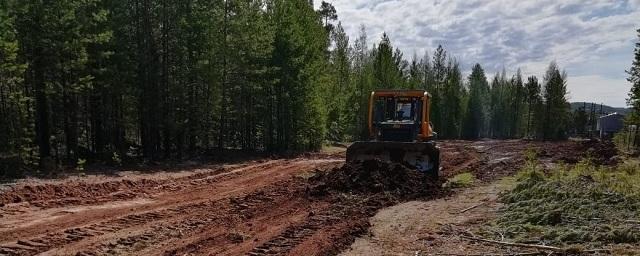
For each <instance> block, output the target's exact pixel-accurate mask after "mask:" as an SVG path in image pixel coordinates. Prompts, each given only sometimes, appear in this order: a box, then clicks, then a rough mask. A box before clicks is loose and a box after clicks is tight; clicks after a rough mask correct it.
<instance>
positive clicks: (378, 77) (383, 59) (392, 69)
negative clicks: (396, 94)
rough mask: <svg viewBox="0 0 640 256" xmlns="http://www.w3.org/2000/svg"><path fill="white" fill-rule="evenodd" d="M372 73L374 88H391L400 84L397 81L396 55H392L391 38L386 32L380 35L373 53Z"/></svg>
mask: <svg viewBox="0 0 640 256" xmlns="http://www.w3.org/2000/svg"><path fill="white" fill-rule="evenodd" d="M374 56H375V57H374V64H373V69H374V70H373V72H374V73H373V74H374V76H375V83H376V85H375V86H376V88H386V89H393V88H399V87H400V86H401V85H400V84H397V81H398V77H399V74H398V69H399V68H398V63H396V61H397V58H398V56H394V53H393V47H392V46H391V40H390V39H389V36H387V34H386V33H384V34H383V35H382V40H381V41H380V43H379V44H378V48H377V51H375V55H374Z"/></svg>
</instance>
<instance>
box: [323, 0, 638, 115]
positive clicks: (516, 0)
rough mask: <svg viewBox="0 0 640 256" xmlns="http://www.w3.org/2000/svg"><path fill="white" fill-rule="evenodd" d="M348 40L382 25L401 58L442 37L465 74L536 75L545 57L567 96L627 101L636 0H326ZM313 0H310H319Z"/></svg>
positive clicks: (373, 39) (371, 39) (373, 38)
mask: <svg viewBox="0 0 640 256" xmlns="http://www.w3.org/2000/svg"><path fill="white" fill-rule="evenodd" d="M325 1H327V2H330V3H332V4H333V5H334V6H335V7H336V10H337V11H338V17H339V21H340V22H341V23H342V25H343V27H344V28H345V30H346V32H347V33H348V35H349V36H350V38H351V41H352V42H353V41H354V40H355V38H356V37H357V35H358V34H359V30H360V26H361V25H364V26H365V27H366V31H367V35H368V43H369V45H370V46H371V45H373V44H374V43H377V42H379V40H380V38H381V37H382V33H383V32H386V33H387V34H388V35H389V37H390V38H391V42H392V44H393V45H394V47H398V48H400V49H401V50H402V51H403V52H404V56H405V58H406V59H411V58H412V56H413V55H414V54H417V56H419V57H422V56H423V55H424V53H425V51H427V52H428V53H429V54H430V55H431V53H433V50H434V49H435V48H436V47H437V46H438V45H439V44H441V45H442V46H443V47H444V48H445V49H446V50H447V52H448V53H449V54H452V55H453V56H455V57H456V58H457V60H458V61H459V62H460V64H461V66H462V68H463V71H464V72H465V74H468V73H469V72H470V69H471V67H472V66H473V64H475V63H480V64H481V65H482V66H483V67H484V69H485V72H486V73H487V76H488V78H489V79H491V78H492V77H493V75H494V74H495V72H499V71H501V70H502V69H503V68H504V69H505V70H506V71H507V73H508V74H513V73H515V72H516V70H517V69H518V68H520V69H521V70H522V73H523V75H525V76H530V75H536V76H538V78H539V79H540V80H542V76H543V75H544V71H545V70H546V68H547V67H548V65H549V63H550V62H551V61H556V62H557V63H558V65H559V66H560V67H561V68H563V69H565V70H566V72H567V74H568V89H569V100H570V101H572V102H574V101H588V102H596V103H604V104H606V105H611V106H614V107H623V106H626V98H627V93H628V92H629V89H630V88H631V84H630V83H628V82H627V81H626V78H627V77H628V75H627V74H626V73H625V70H628V69H629V68H630V66H631V62H632V58H633V49H634V44H635V43H636V42H637V41H638V36H637V33H636V30H637V29H639V28H640V0H626V1H625V0H610V1H602V0H562V1H561V0H536V1H533V0H325ZM320 2H321V1H320V0H315V1H314V4H315V5H316V7H317V6H319V5H320Z"/></svg>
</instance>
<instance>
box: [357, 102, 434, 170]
mask: <svg viewBox="0 0 640 256" xmlns="http://www.w3.org/2000/svg"><path fill="white" fill-rule="evenodd" d="M430 99H431V96H430V94H429V93H428V92H427V91H425V90H376V91H373V92H372V93H371V96H370V98H369V108H368V131H369V138H370V139H369V141H358V142H355V143H353V144H351V146H349V147H348V148H347V162H355V161H366V160H373V159H377V160H380V161H385V162H392V163H399V164H404V165H408V166H410V167H413V168H415V169H416V170H417V171H420V172H423V173H425V174H428V175H430V176H435V177H437V176H438V169H439V167H440V149H439V148H438V147H437V145H436V143H435V138H436V136H437V134H436V133H435V132H434V131H433V128H432V126H431V122H430V119H429V112H430V105H429V104H430Z"/></svg>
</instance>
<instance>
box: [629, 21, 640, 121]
mask: <svg viewBox="0 0 640 256" xmlns="http://www.w3.org/2000/svg"><path fill="white" fill-rule="evenodd" d="M637 32H638V40H639V41H638V42H636V47H635V49H634V50H633V52H634V57H633V62H632V64H631V68H630V69H629V70H627V74H629V77H628V78H627V81H629V82H630V83H631V92H629V98H628V99H627V104H628V105H629V106H631V108H632V109H633V114H632V115H631V117H630V118H628V121H629V122H631V123H634V124H640V29H638V30H637Z"/></svg>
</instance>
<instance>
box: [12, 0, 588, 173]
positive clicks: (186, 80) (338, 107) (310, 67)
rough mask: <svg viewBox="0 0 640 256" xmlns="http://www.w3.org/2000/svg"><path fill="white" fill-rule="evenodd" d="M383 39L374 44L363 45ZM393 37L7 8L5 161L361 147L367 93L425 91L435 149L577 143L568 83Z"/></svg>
mask: <svg viewBox="0 0 640 256" xmlns="http://www.w3.org/2000/svg"><path fill="white" fill-rule="evenodd" d="M370 41H371V42H374V41H375V42H374V43H373V44H371V45H370V44H369V42H370ZM429 52H431V50H430V51H427V53H425V54H424V56H421V57H418V56H417V55H416V54H414V55H413V56H412V57H407V56H405V55H404V53H403V52H402V51H401V50H400V49H399V48H395V47H394V45H393V41H392V39H391V35H387V34H384V35H383V36H382V37H381V38H379V39H378V38H374V39H373V40H372V39H370V38H368V35H367V30H366V28H365V27H364V26H362V27H361V30H360V33H359V35H358V36H357V37H356V38H354V39H352V38H349V36H348V35H347V34H346V32H345V30H344V28H343V26H342V24H341V22H340V21H339V19H338V12H337V10H336V9H335V8H334V7H333V6H332V5H331V4H329V3H326V2H323V3H322V4H321V7H320V8H319V9H318V10H315V9H314V7H313V4H312V3H311V2H310V1H309V0H182V1H168V0H130V1H124V0H82V1H80V0H56V1H44V0H33V1H23V0H4V1H0V117H1V118H0V160H3V161H15V162H16V163H19V165H20V166H21V167H22V168H32V169H41V170H52V169H55V168H56V166H64V165H66V166H69V165H71V166H74V165H76V164H78V163H84V162H86V161H90V162H108V163H120V162H122V161H124V160H127V159H145V160H166V159H186V158H189V157H193V156H197V155H201V154H204V153H207V152H214V154H215V152H221V151H224V150H242V151H249V152H270V153H288V152H301V151H310V150H317V149H319V148H320V147H321V146H322V145H323V144H324V143H326V142H330V141H354V140H360V139H367V134H366V130H365V127H366V120H365V117H366V114H365V113H366V109H367V100H368V96H369V94H370V92H371V90H374V89H379V88H397V89H400V88H407V89H426V90H428V91H429V92H430V93H431V95H432V97H433V99H432V122H433V124H434V128H435V130H436V131H437V132H438V134H439V138H442V139H457V138H463V139H478V138H499V139H506V138H524V137H526V138H531V139H540V140H560V139H565V138H567V137H568V136H569V135H570V134H573V133H575V132H576V129H575V126H574V125H573V124H574V118H573V117H574V116H575V115H574V114H573V113H571V111H570V106H569V103H568V102H567V94H568V92H567V74H566V72H564V71H563V70H562V69H561V68H560V67H558V65H556V64H555V63H554V62H551V63H550V64H549V66H548V69H547V71H546V72H545V73H544V74H540V77H536V76H530V77H523V75H522V74H521V72H520V71H519V70H518V71H517V72H516V73H515V74H507V72H506V71H502V72H498V73H496V74H486V73H485V71H484V69H483V67H482V66H481V64H475V65H473V69H472V70H471V72H470V75H468V76H465V75H463V70H461V65H460V63H459V62H458V61H457V60H456V58H455V53H449V52H447V51H446V49H445V48H444V47H443V46H438V47H437V48H436V49H435V50H433V51H432V52H431V53H429Z"/></svg>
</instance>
